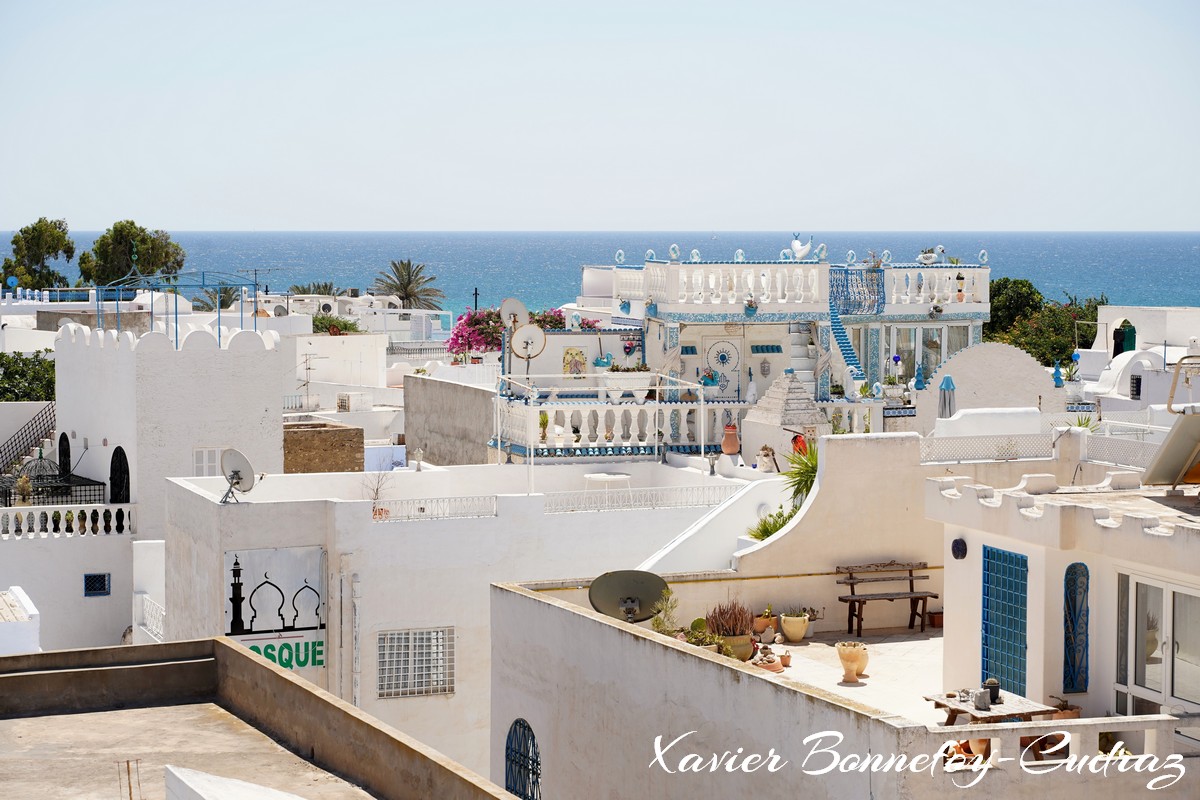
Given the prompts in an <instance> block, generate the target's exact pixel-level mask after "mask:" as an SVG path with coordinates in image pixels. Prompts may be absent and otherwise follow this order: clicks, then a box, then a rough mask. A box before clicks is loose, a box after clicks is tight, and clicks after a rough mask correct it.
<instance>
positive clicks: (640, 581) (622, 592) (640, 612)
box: [588, 569, 667, 622]
mask: <svg viewBox="0 0 1200 800" xmlns="http://www.w3.org/2000/svg"><path fill="white" fill-rule="evenodd" d="M666 590H667V582H666V581H664V580H663V579H662V578H660V577H659V576H658V575H655V574H654V573H653V572H643V571H641V570H637V569H619V570H616V571H615V572H606V573H604V574H603V575H601V576H600V577H599V578H596V580H594V581H592V585H591V588H589V589H588V601H590V602H591V604H592V608H594V609H596V610H597V611H599V612H600V613H601V614H605V615H607V616H610V617H613V618H615V619H620V620H624V621H626V622H645V621H646V620H648V619H650V618H651V617H653V616H654V612H653V611H651V610H650V609H651V608H652V607H653V606H654V604H655V603H657V602H658V600H659V598H661V597H662V595H663V592H665V591H666Z"/></svg>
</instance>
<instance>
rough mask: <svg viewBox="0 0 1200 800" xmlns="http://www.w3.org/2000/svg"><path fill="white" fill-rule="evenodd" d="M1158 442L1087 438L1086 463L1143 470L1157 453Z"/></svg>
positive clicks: (1121, 438)
mask: <svg viewBox="0 0 1200 800" xmlns="http://www.w3.org/2000/svg"><path fill="white" fill-rule="evenodd" d="M1158 448H1159V442H1147V441H1139V440H1138V439H1131V438H1127V437H1117V436H1098V435H1095V434H1093V435H1091V436H1088V437H1087V457H1086V459H1085V460H1087V461H1095V462H1099V463H1101V464H1113V465H1115V466H1119V467H1135V468H1137V469H1145V468H1146V467H1148V466H1150V462H1151V460H1153V458H1154V455H1155V453H1157V452H1158Z"/></svg>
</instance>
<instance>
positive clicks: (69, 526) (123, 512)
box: [0, 504, 137, 539]
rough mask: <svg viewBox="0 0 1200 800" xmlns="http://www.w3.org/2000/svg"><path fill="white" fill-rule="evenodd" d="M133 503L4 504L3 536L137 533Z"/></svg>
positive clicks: (0, 524)
mask: <svg viewBox="0 0 1200 800" xmlns="http://www.w3.org/2000/svg"><path fill="white" fill-rule="evenodd" d="M135 508H136V506H135V505H133V504H119V505H61V506H6V507H0V539H22V538H30V537H40V538H45V537H47V536H55V537H57V536H111V535H123V534H133V533H136V532H137V526H136V524H135V515H134V509H135Z"/></svg>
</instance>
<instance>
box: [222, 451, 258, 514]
mask: <svg viewBox="0 0 1200 800" xmlns="http://www.w3.org/2000/svg"><path fill="white" fill-rule="evenodd" d="M221 474H222V475H224V476H225V480H227V481H229V488H228V489H226V490H225V495H224V496H223V497H222V498H221V502H222V503H228V502H229V501H231V500H232V501H233V502H235V503H236V502H238V499H237V497H236V496H235V495H234V493H233V492H234V490H235V489H236V490H237V491H239V492H241V493H242V494H245V493H246V492H248V491H250V490H251V489H253V488H254V467H252V466H251V465H250V459H248V458H246V456H245V455H243V454H242V451H241V450H234V449H233V448H232V447H230V448H227V449H225V450H222V451H221Z"/></svg>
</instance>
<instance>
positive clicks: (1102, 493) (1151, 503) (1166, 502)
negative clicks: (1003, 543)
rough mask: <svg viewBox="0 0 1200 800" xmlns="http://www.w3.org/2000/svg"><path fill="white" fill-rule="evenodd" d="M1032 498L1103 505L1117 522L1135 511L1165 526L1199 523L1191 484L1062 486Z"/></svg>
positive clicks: (1199, 505)
mask: <svg viewBox="0 0 1200 800" xmlns="http://www.w3.org/2000/svg"><path fill="white" fill-rule="evenodd" d="M997 494H999V493H997ZM1035 498H1036V501H1037V502H1038V503H1040V502H1042V501H1043V500H1065V501H1067V502H1071V503H1079V504H1085V505H1098V506H1104V507H1105V508H1107V509H1108V510H1109V512H1110V514H1111V515H1112V518H1113V520H1114V521H1117V522H1120V521H1121V519H1122V518H1123V517H1125V516H1126V515H1127V514H1137V515H1141V516H1153V517H1158V519H1159V522H1160V523H1161V524H1162V525H1165V526H1168V527H1174V526H1176V525H1178V524H1180V523H1185V524H1189V525H1200V489H1197V488H1195V487H1189V488H1187V489H1186V490H1185V491H1183V492H1182V493H1181V494H1171V495H1169V494H1167V489H1166V487H1162V488H1144V489H1136V490H1112V489H1094V488H1092V489H1088V488H1084V487H1062V488H1060V489H1058V490H1057V491H1055V492H1051V493H1050V494H1040V495H1035Z"/></svg>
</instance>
